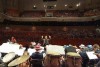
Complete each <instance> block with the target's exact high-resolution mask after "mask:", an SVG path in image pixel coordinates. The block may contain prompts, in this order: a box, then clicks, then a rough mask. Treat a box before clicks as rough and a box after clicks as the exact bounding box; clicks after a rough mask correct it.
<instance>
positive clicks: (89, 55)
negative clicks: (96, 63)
mask: <svg viewBox="0 0 100 67" xmlns="http://www.w3.org/2000/svg"><path fill="white" fill-rule="evenodd" d="M86 54H87V56H88V58H89V59H90V60H91V59H98V57H97V56H96V55H95V52H94V51H91V52H86Z"/></svg>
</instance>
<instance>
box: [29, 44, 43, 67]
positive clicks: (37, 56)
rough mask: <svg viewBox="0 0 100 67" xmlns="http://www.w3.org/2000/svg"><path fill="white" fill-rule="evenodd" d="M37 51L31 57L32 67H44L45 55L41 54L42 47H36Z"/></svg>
mask: <svg viewBox="0 0 100 67" xmlns="http://www.w3.org/2000/svg"><path fill="white" fill-rule="evenodd" d="M35 50H36V52H35V53H33V54H32V55H31V64H32V67H43V65H42V59H43V53H42V52H40V50H41V46H40V45H36V46H35Z"/></svg>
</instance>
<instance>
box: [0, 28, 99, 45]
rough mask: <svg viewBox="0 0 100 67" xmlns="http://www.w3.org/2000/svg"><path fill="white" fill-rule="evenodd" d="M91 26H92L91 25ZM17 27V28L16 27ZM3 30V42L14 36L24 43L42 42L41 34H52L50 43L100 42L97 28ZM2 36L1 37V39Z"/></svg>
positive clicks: (76, 43) (77, 43)
mask: <svg viewBox="0 0 100 67" xmlns="http://www.w3.org/2000/svg"><path fill="white" fill-rule="evenodd" d="M58 28H59V27H58ZM90 28H91V27H90ZM15 29H16V28H15ZM15 29H14V30H2V34H1V33H0V37H1V38H2V43H3V42H7V40H8V39H10V38H11V37H12V36H14V37H15V38H16V40H17V42H18V43H20V44H22V45H30V42H32V41H36V42H40V43H42V40H41V36H42V35H43V36H46V35H47V36H49V35H50V36H51V37H52V38H51V40H50V44H58V45H65V44H73V45H79V44H81V43H84V44H89V43H91V44H94V43H98V44H99V42H100V39H99V38H100V33H99V32H96V30H95V29H88V28H87V29H86V28H84V27H83V28H81V27H73V28H72V27H69V28H68V30H67V31H64V30H57V29H52V30H51V31H46V30H44V29H46V28H44V29H42V27H41V30H37V31H22V30H15ZM1 38H0V39H1Z"/></svg>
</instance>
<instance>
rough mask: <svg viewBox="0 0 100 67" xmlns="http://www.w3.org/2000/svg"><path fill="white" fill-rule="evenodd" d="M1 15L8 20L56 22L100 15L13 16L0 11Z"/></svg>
mask: <svg viewBox="0 0 100 67" xmlns="http://www.w3.org/2000/svg"><path fill="white" fill-rule="evenodd" d="M0 14H1V15H3V18H4V19H7V20H10V21H35V22H36V21H37V22H38V21H58V22H62V21H63V22H64V21H65V22H66V21H77V22H83V21H95V20H99V19H100V15H98V16H91V17H13V16H8V15H6V14H3V13H0Z"/></svg>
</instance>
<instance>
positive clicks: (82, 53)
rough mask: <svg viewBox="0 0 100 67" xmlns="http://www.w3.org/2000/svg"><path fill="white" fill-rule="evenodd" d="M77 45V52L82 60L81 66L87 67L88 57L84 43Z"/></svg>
mask: <svg viewBox="0 0 100 67" xmlns="http://www.w3.org/2000/svg"><path fill="white" fill-rule="evenodd" d="M79 47H80V51H79V54H80V56H81V57H82V62H83V63H82V67H87V65H88V62H89V59H88V56H87V54H86V46H85V45H84V44H81V45H80V46H79Z"/></svg>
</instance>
